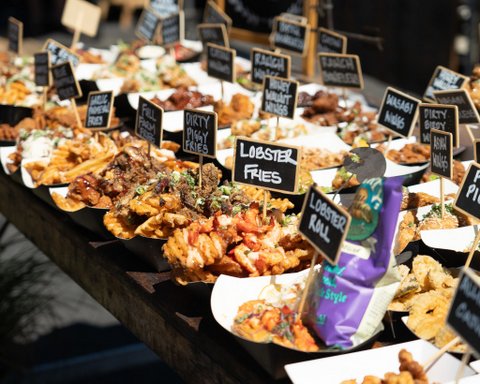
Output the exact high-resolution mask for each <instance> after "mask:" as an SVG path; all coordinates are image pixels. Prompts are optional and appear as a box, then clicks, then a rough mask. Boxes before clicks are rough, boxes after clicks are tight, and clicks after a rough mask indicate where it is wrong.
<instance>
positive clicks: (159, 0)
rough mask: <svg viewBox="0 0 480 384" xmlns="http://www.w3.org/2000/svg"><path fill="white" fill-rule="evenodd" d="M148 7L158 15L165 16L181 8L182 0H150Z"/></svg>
mask: <svg viewBox="0 0 480 384" xmlns="http://www.w3.org/2000/svg"><path fill="white" fill-rule="evenodd" d="M150 8H152V9H153V10H154V11H155V13H156V14H157V15H159V16H160V17H166V16H170V15H173V14H174V13H178V11H179V10H182V9H183V0H150Z"/></svg>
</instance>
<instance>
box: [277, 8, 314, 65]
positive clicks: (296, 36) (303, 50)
mask: <svg viewBox="0 0 480 384" xmlns="http://www.w3.org/2000/svg"><path fill="white" fill-rule="evenodd" d="M309 38H310V27H309V26H308V25H304V24H302V23H297V22H296V21H291V20H288V19H283V18H281V17H276V18H275V19H274V20H273V28H272V35H271V42H272V46H273V47H274V48H275V49H280V50H282V51H285V52H289V53H291V54H294V55H300V56H305V55H306V54H307V49H308V41H309Z"/></svg>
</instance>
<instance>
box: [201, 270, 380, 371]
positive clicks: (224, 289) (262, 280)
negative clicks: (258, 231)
mask: <svg viewBox="0 0 480 384" xmlns="http://www.w3.org/2000/svg"><path fill="white" fill-rule="evenodd" d="M307 274H308V270H304V271H301V272H297V273H286V274H283V275H277V276H275V283H278V284H289V283H294V282H296V281H298V279H299V278H301V277H302V276H303V277H306V275H307ZM271 280H272V277H271V276H261V277H252V278H237V277H232V276H227V275H220V276H219V278H218V279H217V281H216V283H215V285H214V287H213V291H212V296H211V300H210V306H211V309H212V313H213V317H214V318H215V320H216V321H217V323H219V324H220V325H221V326H222V327H223V328H224V329H225V330H226V331H228V332H229V333H231V334H232V335H233V336H235V338H236V340H237V341H238V342H239V343H240V344H241V345H242V346H243V347H244V348H245V349H246V350H247V351H248V352H249V353H250V354H251V355H252V356H253V357H254V358H255V359H256V360H257V361H258V362H259V363H260V364H261V365H262V366H263V367H264V368H265V369H266V370H267V371H268V372H269V373H270V374H272V375H273V376H274V377H276V378H279V377H283V376H285V371H284V369H283V366H284V365H285V364H289V363H293V362H298V361H304V360H311V359H312V358H315V357H326V356H333V355H338V354H343V353H348V352H353V351H357V350H361V349H366V348H369V347H370V346H371V345H372V344H373V342H374V341H375V340H376V338H377V336H378V334H379V332H380V330H381V328H379V329H378V330H377V333H376V334H375V335H374V336H372V337H371V338H370V339H369V340H367V341H365V342H364V343H362V344H359V345H356V346H355V347H352V348H350V349H348V350H339V349H333V348H326V349H324V350H321V351H319V352H302V351H299V350H297V349H290V348H287V347H283V346H280V345H277V344H273V343H268V342H267V343H256V342H253V341H250V340H248V339H245V338H242V337H241V336H238V335H236V334H235V333H233V332H232V330H231V326H232V324H233V321H234V318H235V316H236V314H237V310H238V307H239V306H240V305H242V304H243V303H245V302H247V301H249V300H256V299H258V297H259V295H260V292H261V291H262V289H263V288H264V287H265V286H267V285H269V284H270V283H271Z"/></svg>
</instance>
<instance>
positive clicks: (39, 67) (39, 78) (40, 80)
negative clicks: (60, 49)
mask: <svg viewBox="0 0 480 384" xmlns="http://www.w3.org/2000/svg"><path fill="white" fill-rule="evenodd" d="M33 62H34V75H35V84H36V85H37V86H39V87H48V86H50V82H51V78H50V52H39V53H35V54H34V55H33Z"/></svg>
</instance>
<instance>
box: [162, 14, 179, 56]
mask: <svg viewBox="0 0 480 384" xmlns="http://www.w3.org/2000/svg"><path fill="white" fill-rule="evenodd" d="M184 30H185V26H184V17H183V11H180V12H179V13H176V14H174V15H171V16H168V17H166V18H164V19H162V21H161V22H160V36H161V38H162V44H163V45H164V46H165V47H170V46H172V45H175V44H177V43H179V42H181V41H182V40H183V31H184Z"/></svg>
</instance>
